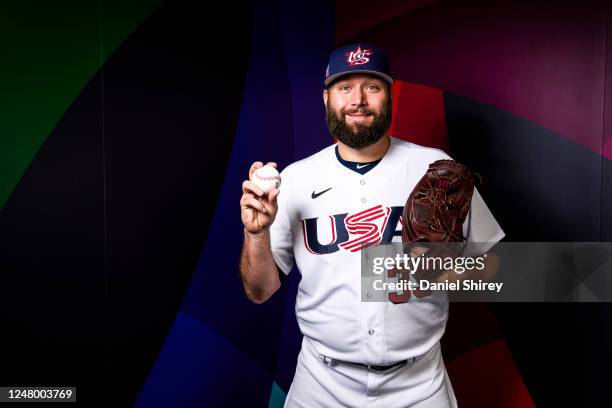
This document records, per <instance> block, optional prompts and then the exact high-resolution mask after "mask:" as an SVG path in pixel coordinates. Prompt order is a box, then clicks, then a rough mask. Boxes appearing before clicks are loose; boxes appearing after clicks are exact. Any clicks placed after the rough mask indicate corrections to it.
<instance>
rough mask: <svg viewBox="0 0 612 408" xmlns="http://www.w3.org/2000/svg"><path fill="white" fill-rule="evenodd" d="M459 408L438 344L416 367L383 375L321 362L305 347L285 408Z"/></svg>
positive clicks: (308, 345) (310, 346) (410, 365)
mask: <svg viewBox="0 0 612 408" xmlns="http://www.w3.org/2000/svg"><path fill="white" fill-rule="evenodd" d="M336 407H349V408H400V407H401V408H406V407H410V408H449V407H452V408H456V407H457V400H456V398H455V393H454V392H453V387H452V385H451V382H450V379H449V378H448V373H447V372H446V368H445V367H444V361H443V359H442V353H441V352H440V343H439V342H438V343H436V345H435V346H433V347H432V348H431V349H430V350H429V351H428V352H427V353H425V354H424V355H422V356H420V357H418V358H417V359H416V361H410V362H409V363H408V364H406V365H403V366H399V367H394V368H391V369H390V370H387V371H384V372H375V371H370V370H369V369H367V368H366V367H361V366H357V365H354V364H346V363H342V362H337V361H333V360H329V359H328V358H325V359H324V358H323V356H321V355H320V354H319V353H317V350H316V349H315V347H314V345H313V344H312V342H311V341H310V340H308V338H307V337H304V340H303V341H302V350H301V351H300V354H299V356H298V363H297V367H296V370H295V377H294V378H293V382H292V384H291V388H290V390H289V393H288V394H287V399H286V401H285V408H336Z"/></svg>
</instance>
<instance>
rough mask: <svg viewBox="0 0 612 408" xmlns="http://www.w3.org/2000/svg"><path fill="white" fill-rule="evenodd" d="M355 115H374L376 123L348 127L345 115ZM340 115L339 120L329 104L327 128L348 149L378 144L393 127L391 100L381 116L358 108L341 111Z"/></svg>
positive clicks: (366, 109)
mask: <svg viewBox="0 0 612 408" xmlns="http://www.w3.org/2000/svg"><path fill="white" fill-rule="evenodd" d="M355 113H362V114H367V115H374V121H373V122H372V124H371V125H369V126H367V125H363V124H361V123H356V124H353V125H348V124H347V123H346V121H345V119H344V118H345V117H346V116H345V115H347V114H349V115H350V114H355ZM340 115H341V116H340V118H338V116H337V115H336V112H334V111H333V109H332V108H331V103H329V102H328V104H327V127H328V128H329V132H330V133H331V135H332V136H333V137H335V138H336V139H337V140H338V141H339V142H342V143H344V144H345V145H347V146H348V147H352V148H354V149H360V148H363V147H366V146H370V145H372V144H374V143H376V142H377V141H379V140H380V138H382V137H383V136H384V135H385V133H387V130H388V129H389V126H390V125H391V100H390V99H389V101H388V102H387V103H386V104H385V105H384V106H383V108H382V111H381V112H380V113H379V114H377V113H376V112H375V111H373V110H370V109H368V108H360V109H359V108H358V109H347V110H344V109H341V110H340Z"/></svg>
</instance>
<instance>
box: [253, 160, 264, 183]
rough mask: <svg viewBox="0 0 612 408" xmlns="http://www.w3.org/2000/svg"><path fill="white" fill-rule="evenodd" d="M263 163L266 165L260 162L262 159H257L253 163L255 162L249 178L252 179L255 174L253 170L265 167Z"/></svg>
mask: <svg viewBox="0 0 612 408" xmlns="http://www.w3.org/2000/svg"><path fill="white" fill-rule="evenodd" d="M263 165H264V164H263V163H262V162H260V161H256V162H255V163H253V164H252V165H251V168H250V169H249V179H250V178H251V176H252V175H253V172H254V171H255V170H257V169H258V168H260V167H263Z"/></svg>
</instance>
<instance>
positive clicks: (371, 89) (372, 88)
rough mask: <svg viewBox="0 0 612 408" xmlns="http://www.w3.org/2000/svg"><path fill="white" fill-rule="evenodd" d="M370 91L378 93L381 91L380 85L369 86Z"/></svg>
mask: <svg viewBox="0 0 612 408" xmlns="http://www.w3.org/2000/svg"><path fill="white" fill-rule="evenodd" d="M368 89H369V90H370V91H378V90H379V89H380V87H379V86H378V85H369V86H368Z"/></svg>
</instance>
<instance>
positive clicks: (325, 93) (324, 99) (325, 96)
mask: <svg viewBox="0 0 612 408" xmlns="http://www.w3.org/2000/svg"><path fill="white" fill-rule="evenodd" d="M327 98H329V95H328V93H327V89H324V90H323V104H324V105H325V109H327Z"/></svg>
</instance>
